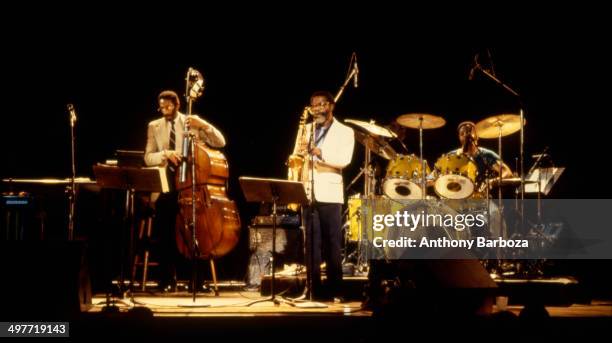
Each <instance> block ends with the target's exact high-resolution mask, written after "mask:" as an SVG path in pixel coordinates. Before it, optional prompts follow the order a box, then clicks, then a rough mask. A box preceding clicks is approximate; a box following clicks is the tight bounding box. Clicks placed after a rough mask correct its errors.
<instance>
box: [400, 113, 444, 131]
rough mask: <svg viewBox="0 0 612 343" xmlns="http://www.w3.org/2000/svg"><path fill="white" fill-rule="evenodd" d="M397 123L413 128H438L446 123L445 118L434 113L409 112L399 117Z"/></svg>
mask: <svg viewBox="0 0 612 343" xmlns="http://www.w3.org/2000/svg"><path fill="white" fill-rule="evenodd" d="M396 121H397V123H398V124H400V125H402V126H405V127H409V128H411V129H419V128H423V129H437V128H439V127H442V126H444V125H445V124H446V120H444V118H442V117H439V116H435V115H433V114H425V113H408V114H402V115H401V116H399V117H397V119H396Z"/></svg>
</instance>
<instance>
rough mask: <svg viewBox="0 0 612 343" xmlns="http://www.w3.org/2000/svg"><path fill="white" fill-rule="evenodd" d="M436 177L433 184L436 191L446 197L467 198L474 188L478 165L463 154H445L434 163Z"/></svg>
mask: <svg viewBox="0 0 612 343" xmlns="http://www.w3.org/2000/svg"><path fill="white" fill-rule="evenodd" d="M435 168H436V171H437V172H438V175H439V176H438V178H437V179H436V182H435V184H434V189H435V191H436V193H437V194H438V195H439V196H440V197H442V198H446V199H466V198H469V197H470V196H471V195H472V194H473V193H474V190H475V188H476V176H477V175H478V167H477V166H476V163H475V162H474V160H473V159H472V158H470V157H469V156H467V155H465V154H460V155H457V154H452V153H451V154H446V155H442V157H440V158H439V159H438V161H437V162H436V165H435Z"/></svg>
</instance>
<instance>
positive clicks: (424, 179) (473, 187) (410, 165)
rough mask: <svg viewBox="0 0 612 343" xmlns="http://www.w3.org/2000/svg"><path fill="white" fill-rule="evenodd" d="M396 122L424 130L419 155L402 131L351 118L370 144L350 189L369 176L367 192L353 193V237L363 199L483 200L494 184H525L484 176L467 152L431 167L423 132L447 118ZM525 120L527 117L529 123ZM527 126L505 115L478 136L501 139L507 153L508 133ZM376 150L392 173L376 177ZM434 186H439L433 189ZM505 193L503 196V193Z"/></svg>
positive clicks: (411, 117)
mask: <svg viewBox="0 0 612 343" xmlns="http://www.w3.org/2000/svg"><path fill="white" fill-rule="evenodd" d="M395 121H396V123H395V124H398V125H399V126H401V127H404V128H408V129H414V130H418V132H419V155H418V156H417V155H415V154H409V151H408V149H406V147H405V145H404V144H403V142H402V141H401V139H400V138H399V137H398V135H397V134H396V133H395V132H394V131H392V130H390V129H388V128H387V127H383V126H380V125H377V124H376V123H375V122H374V121H371V122H365V121H359V120H353V119H347V120H345V122H346V123H347V124H349V125H350V126H351V127H353V128H354V129H355V139H356V140H357V141H358V142H360V143H361V144H362V145H363V146H364V148H365V158H364V167H363V168H362V169H361V172H360V173H359V174H358V175H357V176H356V177H355V179H354V180H353V182H351V184H350V185H349V187H350V186H351V185H352V184H353V183H354V182H355V181H356V180H357V179H359V178H360V177H361V176H364V191H363V195H362V196H361V197H349V210H350V212H351V213H350V216H349V217H350V220H352V222H350V223H349V224H350V225H349V226H350V231H351V232H348V233H347V235H348V237H349V240H351V241H355V240H357V239H358V237H360V234H359V232H353V231H356V230H358V231H361V230H359V229H358V228H359V227H360V225H359V224H357V223H356V220H355V216H356V214H358V211H357V207H358V206H359V204H360V203H361V202H360V200H359V199H360V198H376V197H386V198H389V199H393V200H400V201H401V200H413V199H414V200H418V199H432V198H433V199H436V198H440V199H451V200H461V199H483V198H488V197H489V194H490V190H491V189H492V187H497V188H499V189H500V194H501V188H502V187H507V186H513V187H518V186H520V185H521V178H520V177H518V178H517V177H513V178H507V179H502V175H501V173H498V174H500V175H499V176H498V177H496V178H495V179H493V180H486V178H482V176H484V175H479V170H478V165H477V163H476V161H475V160H474V159H473V158H472V157H470V156H469V155H467V154H463V153H461V152H457V153H454V152H453V153H448V154H444V155H442V156H440V157H439V158H438V159H437V161H436V163H435V164H434V167H433V170H432V169H430V167H429V165H428V163H427V161H426V159H425V158H424V156H423V155H424V154H423V151H424V146H423V134H424V131H425V130H433V129H437V128H441V127H443V126H444V125H446V120H445V119H444V118H442V117H440V116H436V115H432V114H425V113H408V114H403V115H400V116H399V117H397V119H396V120H395ZM524 124H525V121H523V125H524ZM520 129H521V117H520V116H519V115H515V114H501V115H494V116H491V117H488V118H486V119H484V120H481V121H480V122H478V123H477V124H476V135H477V136H478V137H479V138H482V139H493V138H497V139H498V154H499V156H500V159H501V157H502V137H505V136H509V135H511V134H513V133H516V132H517V131H519V130H520ZM393 141H395V142H399V143H400V144H401V146H402V147H403V149H404V150H405V151H403V152H401V153H400V152H397V151H396V150H395V149H394V148H393V147H392V144H391V142H393ZM372 153H374V154H376V155H378V156H380V157H382V158H383V159H384V160H387V161H388V163H387V167H386V173H385V174H384V176H381V177H379V179H381V180H377V179H376V175H375V173H374V171H373V167H372V166H371V165H372V163H371V154H372ZM483 180H485V181H483ZM378 181H380V183H381V187H380V191H379V192H378V193H381V194H376V191H375V189H376V187H375V185H376V183H377V182H378ZM430 188H433V189H430ZM500 196H501V195H500Z"/></svg>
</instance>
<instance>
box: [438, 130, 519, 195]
mask: <svg viewBox="0 0 612 343" xmlns="http://www.w3.org/2000/svg"><path fill="white" fill-rule="evenodd" d="M457 133H458V135H459V142H460V143H461V147H460V148H458V149H455V150H453V151H450V152H449V154H456V155H460V154H466V155H468V156H469V157H471V158H472V159H473V160H474V162H475V163H476V167H477V168H478V176H477V179H476V182H478V183H481V182H483V181H485V179H486V178H487V177H488V178H491V177H494V176H499V169H500V163H501V166H502V167H501V170H502V178H508V177H512V171H511V170H510V167H508V165H506V164H505V163H503V162H502V161H501V159H500V158H499V155H497V154H496V153H495V152H493V151H492V150H489V149H487V148H483V147H479V146H478V136H477V135H476V124H474V123H473V122H471V121H464V122H462V123H461V124H459V126H458V127H457Z"/></svg>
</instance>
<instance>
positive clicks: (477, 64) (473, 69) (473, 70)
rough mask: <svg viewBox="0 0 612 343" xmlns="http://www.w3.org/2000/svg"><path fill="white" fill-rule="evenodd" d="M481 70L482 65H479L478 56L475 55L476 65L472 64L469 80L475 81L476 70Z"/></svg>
mask: <svg viewBox="0 0 612 343" xmlns="http://www.w3.org/2000/svg"><path fill="white" fill-rule="evenodd" d="M478 68H480V63H478V54H476V55H474V63H472V68H471V69H470V74H469V75H468V80H470V81H472V80H474V73H475V72H476V70H477V69H478Z"/></svg>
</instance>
